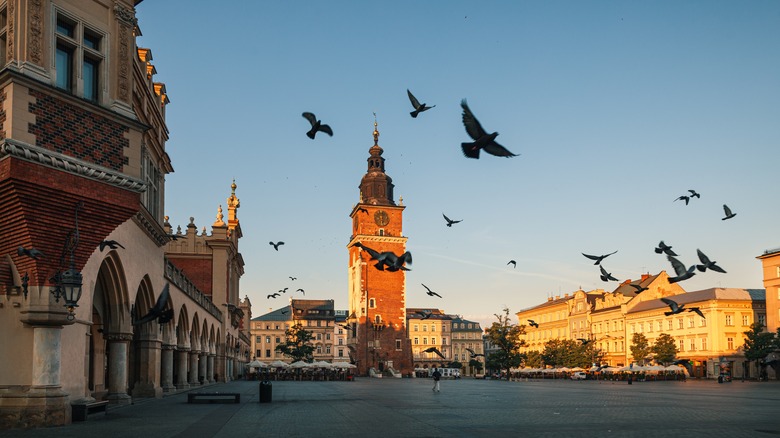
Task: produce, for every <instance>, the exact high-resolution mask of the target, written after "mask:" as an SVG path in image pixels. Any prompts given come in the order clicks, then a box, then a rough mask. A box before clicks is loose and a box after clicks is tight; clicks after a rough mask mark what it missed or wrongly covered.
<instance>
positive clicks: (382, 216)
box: [374, 210, 390, 227]
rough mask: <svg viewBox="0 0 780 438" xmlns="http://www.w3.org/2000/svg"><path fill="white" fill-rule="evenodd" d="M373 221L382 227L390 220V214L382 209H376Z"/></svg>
mask: <svg viewBox="0 0 780 438" xmlns="http://www.w3.org/2000/svg"><path fill="white" fill-rule="evenodd" d="M374 222H376V224H377V225H379V226H380V227H384V226H385V225H387V224H388V223H389V222H390V216H388V215H387V212H386V211H384V210H377V212H376V213H374Z"/></svg>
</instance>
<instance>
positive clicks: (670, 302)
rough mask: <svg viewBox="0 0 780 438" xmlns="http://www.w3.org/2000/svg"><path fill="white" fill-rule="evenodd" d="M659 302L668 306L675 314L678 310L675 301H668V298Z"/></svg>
mask: <svg viewBox="0 0 780 438" xmlns="http://www.w3.org/2000/svg"><path fill="white" fill-rule="evenodd" d="M661 301H663V302H664V303H666V305H668V306H669V308H670V309H672V310H673V311H675V312H676V311H677V310H678V309H679V308H680V306H679V305H677V302H676V301H673V300H670V299H669V298H661Z"/></svg>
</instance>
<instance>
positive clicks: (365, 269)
mask: <svg viewBox="0 0 780 438" xmlns="http://www.w3.org/2000/svg"><path fill="white" fill-rule="evenodd" d="M382 152H383V150H382V148H381V147H379V131H378V130H377V123H376V121H375V122H374V145H373V146H371V148H369V150H368V153H369V157H368V170H367V172H366V174H365V175H364V176H363V179H362V180H361V181H360V200H359V202H358V203H357V204H356V205H355V206H354V207H353V208H352V212H351V213H350V217H351V218H352V236H351V238H350V242H349V245H347V248H348V250H349V316H348V319H347V323H348V324H349V326H350V328H351V330H349V332H350V333H349V336H348V342H347V344H348V347H349V350H350V357H351V359H352V361H353V362H354V363H355V364H356V365H357V367H358V368H357V371H358V373H359V374H361V375H368V374H369V370H370V369H372V368H373V369H374V370H375V371H376V372H378V373H379V372H382V371H384V370H386V369H392V370H395V371H396V372H400V373H402V374H404V375H407V374H410V373H412V372H413V371H414V370H413V365H412V349H411V343H410V342H409V339H408V337H407V335H406V333H407V331H406V274H405V272H404V271H403V270H397V271H393V272H391V271H388V270H381V271H380V270H379V269H377V268H376V267H374V264H375V263H376V262H375V261H373V260H371V256H370V255H369V254H368V252H366V251H364V250H363V249H361V248H359V247H357V246H355V244H356V243H358V242H360V243H361V244H363V245H365V246H367V247H369V248H371V249H374V250H376V251H378V252H385V251H392V252H393V253H395V254H396V255H401V254H403V253H404V252H405V251H406V240H407V238H406V237H404V235H403V228H402V225H403V211H404V208H406V207H404V206H403V204H402V203H403V199H400V200H399V204H398V205H396V203H395V201H394V200H393V180H392V178H390V177H389V176H388V175H387V174H386V173H385V159H384V158H382Z"/></svg>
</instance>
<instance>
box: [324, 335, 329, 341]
mask: <svg viewBox="0 0 780 438" xmlns="http://www.w3.org/2000/svg"><path fill="white" fill-rule="evenodd" d="M325 340H326V341H330V333H325Z"/></svg>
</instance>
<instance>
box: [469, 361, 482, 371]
mask: <svg viewBox="0 0 780 438" xmlns="http://www.w3.org/2000/svg"><path fill="white" fill-rule="evenodd" d="M469 367H471V369H472V370H474V369H476V370H477V374H479V373H481V372H482V362H480V361H478V360H477V359H471V360H470V361H469ZM472 374H473V373H472Z"/></svg>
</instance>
